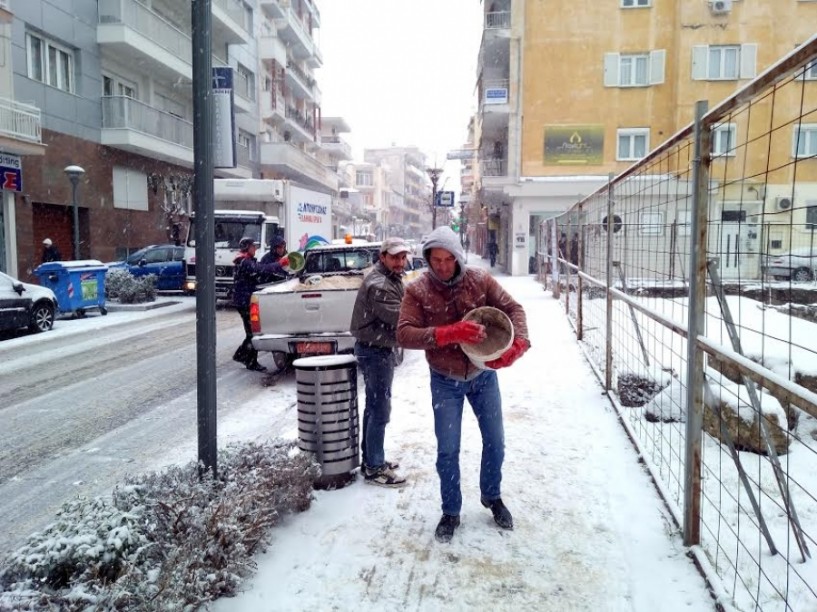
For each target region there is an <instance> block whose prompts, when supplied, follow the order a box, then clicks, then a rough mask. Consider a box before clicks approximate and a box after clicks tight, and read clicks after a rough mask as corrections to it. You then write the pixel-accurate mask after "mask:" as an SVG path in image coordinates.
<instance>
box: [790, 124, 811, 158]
mask: <svg viewBox="0 0 817 612" xmlns="http://www.w3.org/2000/svg"><path fill="white" fill-rule="evenodd" d="M814 156H817V123H803V124H801V125H795V126H794V136H793V138H792V157H814Z"/></svg>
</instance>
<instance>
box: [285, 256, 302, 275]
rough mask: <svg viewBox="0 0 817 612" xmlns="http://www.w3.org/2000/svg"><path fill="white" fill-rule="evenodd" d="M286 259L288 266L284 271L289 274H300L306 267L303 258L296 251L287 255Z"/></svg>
mask: <svg viewBox="0 0 817 612" xmlns="http://www.w3.org/2000/svg"><path fill="white" fill-rule="evenodd" d="M287 259H289V264H288V265H287V266H286V270H288V271H290V272H300V271H301V270H303V269H304V265H306V260H305V259H304V256H303V255H302V254H301V253H300V252H298V251H292V252H291V253H287Z"/></svg>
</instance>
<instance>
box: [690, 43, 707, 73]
mask: <svg viewBox="0 0 817 612" xmlns="http://www.w3.org/2000/svg"><path fill="white" fill-rule="evenodd" d="M708 57H709V46H708V45H695V46H693V47H692V79H693V80H695V81H703V80H705V79H706V60H707V58H708Z"/></svg>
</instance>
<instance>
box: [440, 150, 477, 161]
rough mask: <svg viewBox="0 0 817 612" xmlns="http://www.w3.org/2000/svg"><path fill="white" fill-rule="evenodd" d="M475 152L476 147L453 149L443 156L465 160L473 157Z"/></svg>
mask: <svg viewBox="0 0 817 612" xmlns="http://www.w3.org/2000/svg"><path fill="white" fill-rule="evenodd" d="M476 154H477V152H476V149H454V150H453V151H449V152H448V155H446V156H445V158H446V159H459V160H466V159H473V158H474V156H475V155H476Z"/></svg>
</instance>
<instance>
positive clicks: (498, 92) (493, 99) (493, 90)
mask: <svg viewBox="0 0 817 612" xmlns="http://www.w3.org/2000/svg"><path fill="white" fill-rule="evenodd" d="M507 103H508V88H507V87H489V88H487V89H486V90H485V104H507Z"/></svg>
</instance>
